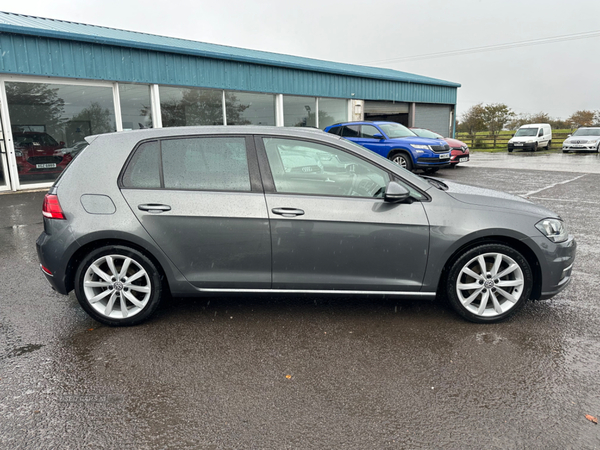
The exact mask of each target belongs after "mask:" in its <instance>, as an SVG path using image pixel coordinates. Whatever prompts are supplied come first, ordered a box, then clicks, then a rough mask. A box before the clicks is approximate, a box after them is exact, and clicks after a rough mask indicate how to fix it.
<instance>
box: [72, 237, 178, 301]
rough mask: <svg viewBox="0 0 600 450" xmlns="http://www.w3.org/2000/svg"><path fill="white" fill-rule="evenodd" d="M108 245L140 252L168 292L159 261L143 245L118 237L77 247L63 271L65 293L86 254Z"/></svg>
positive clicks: (73, 283)
mask: <svg viewBox="0 0 600 450" xmlns="http://www.w3.org/2000/svg"><path fill="white" fill-rule="evenodd" d="M110 245H122V246H124V247H129V248H132V249H134V250H137V251H138V252H140V253H141V254H143V255H144V256H146V257H147V258H148V259H149V260H150V261H152V263H153V264H154V265H155V266H156V268H157V269H158V271H159V272H160V273H159V275H160V279H161V282H162V283H163V288H164V289H165V291H166V292H170V286H169V277H168V276H167V273H166V271H165V268H164V267H163V264H162V263H161V262H160V261H159V259H158V258H156V257H155V256H154V254H152V252H150V251H149V250H148V249H147V248H146V247H144V246H143V245H140V244H138V243H136V242H133V241H131V240H127V239H124V238H120V237H117V238H112V237H111V238H108V237H100V238H97V239H94V240H92V241H89V242H87V243H86V244H84V245H82V246H81V247H79V248H78V249H77V250H76V251H75V252H74V253H73V255H71V258H70V259H69V262H68V263H67V269H66V271H65V287H66V289H67V292H70V291H72V290H73V289H74V287H75V273H76V272H77V267H78V266H79V264H80V263H81V261H82V260H83V259H84V258H85V255H87V254H88V253H90V252H91V251H93V250H96V249H98V248H102V247H107V246H110Z"/></svg>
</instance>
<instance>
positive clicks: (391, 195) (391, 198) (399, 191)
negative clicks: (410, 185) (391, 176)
mask: <svg viewBox="0 0 600 450" xmlns="http://www.w3.org/2000/svg"><path fill="white" fill-rule="evenodd" d="M409 198H410V192H409V191H408V189H406V188H405V187H404V186H402V185H400V184H398V183H396V182H395V181H390V182H389V183H388V185H387V187H386V188H385V195H384V196H383V200H384V201H386V202H388V203H400V202H403V201H405V200H408V199H409Z"/></svg>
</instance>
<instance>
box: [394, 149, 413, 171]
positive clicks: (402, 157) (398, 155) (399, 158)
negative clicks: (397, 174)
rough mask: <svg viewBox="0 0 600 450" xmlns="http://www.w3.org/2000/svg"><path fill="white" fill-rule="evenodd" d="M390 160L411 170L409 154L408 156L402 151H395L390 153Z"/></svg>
mask: <svg viewBox="0 0 600 450" xmlns="http://www.w3.org/2000/svg"><path fill="white" fill-rule="evenodd" d="M389 159H390V161H392V162H394V163H396V164H398V165H399V166H401V167H404V168H405V169H406V170H412V168H413V165H412V160H411V159H410V156H408V155H407V154H406V153H402V152H395V153H392V154H391V155H390V156H389Z"/></svg>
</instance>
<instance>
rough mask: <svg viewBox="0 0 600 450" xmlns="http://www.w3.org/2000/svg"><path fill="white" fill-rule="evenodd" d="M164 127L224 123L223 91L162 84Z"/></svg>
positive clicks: (161, 102) (160, 88)
mask: <svg viewBox="0 0 600 450" xmlns="http://www.w3.org/2000/svg"><path fill="white" fill-rule="evenodd" d="M159 91H160V109H161V116H162V125H163V127H184V126H191V125H223V91H222V90H219V89H200V88H180V87H168V86H160V87H159Z"/></svg>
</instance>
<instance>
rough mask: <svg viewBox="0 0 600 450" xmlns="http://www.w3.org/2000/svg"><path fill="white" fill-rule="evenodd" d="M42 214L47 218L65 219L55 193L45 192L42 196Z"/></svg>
mask: <svg viewBox="0 0 600 450" xmlns="http://www.w3.org/2000/svg"><path fill="white" fill-rule="evenodd" d="M42 214H43V215H44V217H47V218H48V219H63V220H64V219H65V215H64V214H63V210H62V208H61V207H60V203H59V202H58V196H57V195H56V194H46V196H45V197H44V206H42Z"/></svg>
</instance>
